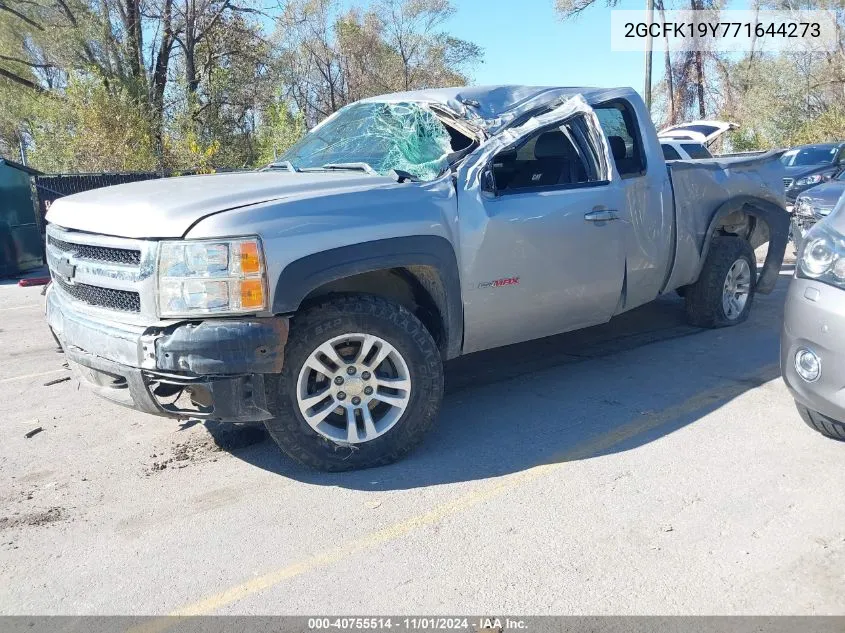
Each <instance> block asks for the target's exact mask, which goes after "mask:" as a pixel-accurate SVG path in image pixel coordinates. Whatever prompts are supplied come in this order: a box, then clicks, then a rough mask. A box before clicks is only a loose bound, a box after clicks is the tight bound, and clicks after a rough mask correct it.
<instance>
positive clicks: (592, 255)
mask: <svg viewBox="0 0 845 633" xmlns="http://www.w3.org/2000/svg"><path fill="white" fill-rule="evenodd" d="M462 202H463V203H464V204H465V203H466V201H462V200H461V198H460V194H459V199H458V205H459V208H460V205H461V204H462ZM474 202H475V205H477V211H478V216H479V218H478V219H479V221H480V224H481V226H479V227H478V228H477V230H481V231H483V241H482V242H481V243H480V244H479V245H478V249H477V251H476V252H475V253H473V254H469V257H467V259H466V260H465V261H467V263H468V265H467V266H466V268H465V270H464V279H462V282H463V287H464V288H465V289H466V291H465V294H464V302H465V312H464V314H465V323H466V324H465V339H464V340H465V343H464V349H465V351H476V350H479V349H486V348H489V347H496V346H499V345H507V344H509V343H515V342H519V341H525V340H529V339H533V338H539V337H542V336H549V335H551V334H557V333H559V332H565V331H569V330H574V329H578V328H581V327H587V326H589V325H595V324H597V323H604V322H605V321H607V320H609V319H610V317H611V316H612V315H613V313H614V311H615V309H616V306H617V304H618V302H619V297H620V293H621V292H622V282H623V278H624V275H625V257H624V253H623V245H624V238H623V230H624V229H623V227H624V223H625V219H624V217H621V218H620V219H615V220H604V221H589V220H587V219H585V217H584V216H585V215H586V214H588V213H591V212H595V211H601V210H606V209H613V210H616V211H617V212H619V213H620V215H624V210H623V202H624V200H623V198H622V196H621V195H620V191H619V187H618V185H614V184H607V185H603V186H598V187H585V188H583V189H571V190H563V191H554V192H543V193H523V194H513V195H506V196H501V197H498V198H492V199H487V200H476V201H474Z"/></svg>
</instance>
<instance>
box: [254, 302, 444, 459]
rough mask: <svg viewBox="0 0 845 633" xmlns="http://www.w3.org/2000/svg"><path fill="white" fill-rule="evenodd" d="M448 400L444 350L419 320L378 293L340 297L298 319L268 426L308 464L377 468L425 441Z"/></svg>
mask: <svg viewBox="0 0 845 633" xmlns="http://www.w3.org/2000/svg"><path fill="white" fill-rule="evenodd" d="M442 398H443V364H442V360H441V357H440V351H439V350H438V348H437V345H436V343H435V342H434V339H433V338H432V336H431V334H430V333H429V332H428V330H427V329H426V328H425V326H424V325H423V324H422V323H421V322H420V321H419V319H417V318H416V317H415V316H414V315H413V314H411V312H409V311H408V310H407V309H405V308H404V307H402V306H400V305H398V304H395V303H392V302H390V301H387V300H385V299H382V298H379V297H375V296H370V295H347V296H343V295H341V296H336V297H334V298H332V299H330V300H328V301H325V302H323V303H321V304H318V305H315V306H313V307H311V308H308V309H307V310H305V311H304V312H302V313H301V314H297V315H296V316H295V317H294V318H293V319H292V321H291V329H290V334H289V336H288V343H287V346H286V348H285V365H284V369H283V371H282V373H281V374H280V375H279V376H278V377H277V378H276V379H274V380H270V381H268V386H267V399H268V405H269V406H270V407H271V412H272V413H273V414H274V416H275V417H274V418H273V419H271V420H268V421H267V422H265V424H266V426H267V430H268V431H269V433H270V436H271V437H272V438H273V439H274V440H275V442H276V443H277V444H278V445H279V446H280V447H281V449H282V450H283V451H284V452H285V453H286V454H287V455H289V456H290V457H292V458H293V459H295V460H296V461H298V462H300V463H302V464H305V465H307V466H311V467H313V468H316V469H319V470H326V471H333V472H336V471H342V470H353V469H359V468H370V467H373V466H382V465H385V464H389V463H391V462H394V461H396V460H398V459H400V458H401V457H403V456H404V455H405V454H407V453H408V452H409V451H410V450H411V449H412V448H413V447H414V446H416V445H417V444H419V443H420V442H421V441H422V439H423V437H424V436H425V435H426V433H428V431H429V430H430V429H431V428H432V426H433V425H434V422H435V420H436V418H437V415H438V412H439V409H440V402H441V400H442Z"/></svg>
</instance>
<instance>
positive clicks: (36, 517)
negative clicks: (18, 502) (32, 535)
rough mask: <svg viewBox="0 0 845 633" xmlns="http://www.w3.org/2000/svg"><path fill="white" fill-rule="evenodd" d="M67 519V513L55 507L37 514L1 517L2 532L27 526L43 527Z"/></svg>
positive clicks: (28, 513) (29, 513) (0, 528)
mask: <svg viewBox="0 0 845 633" xmlns="http://www.w3.org/2000/svg"><path fill="white" fill-rule="evenodd" d="M67 518H68V515H67V511H66V510H65V509H64V508H60V507H58V506H54V507H52V508H47V509H46V510H40V511H37V512H25V513H23V514H13V515H12V516H8V517H0V530H8V529H11V528H17V527H26V526H32V527H41V526H44V525H50V524H51V523H55V522H56V521H62V520H64V519H67Z"/></svg>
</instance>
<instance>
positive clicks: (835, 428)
mask: <svg viewBox="0 0 845 633" xmlns="http://www.w3.org/2000/svg"><path fill="white" fill-rule="evenodd" d="M795 406H796V407H798V413H799V414H801V419H802V420H804V422H806V423H807V426H809V427H810V428H811V429H813V430H815V431H818V432H819V433H821V434H822V435H824V436H826V437H829V438H832V439H834V440H839V441H840V442H845V424H843V423H842V422H839V421H837V420H834V419H833V418H829V417H827V416H826V415H823V414H821V413H819V412H818V411H813V410H812V409H808V408H807V407H805V406H804V405H803V404H799V403H797V402H796V403H795Z"/></svg>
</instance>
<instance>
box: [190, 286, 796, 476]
mask: <svg viewBox="0 0 845 633" xmlns="http://www.w3.org/2000/svg"><path fill="white" fill-rule="evenodd" d="M787 282H788V278H786V277H781V280H780V283H779V284H778V288H777V289H776V290H775V292H774V293H772V294H771V295H769V296H765V297H762V296H761V297H757V299H756V300H755V306H754V310H753V311H752V314H751V317H750V319H749V320H748V322H746V323H744V324H742V325H740V326H737V327H733V328H725V329H720V330H700V329H698V328H693V327H691V326H689V325H687V324H686V322H685V317H684V306H683V301H682V300H681V299H679V298H678V297H676V296H674V295H672V296H671V297H664V298H661V299H659V300H658V301H655V302H653V303H651V304H649V305H646V306H643V307H641V308H638V309H637V310H633V311H631V312H630V313H627V314H624V315H621V316H620V317H618V318H617V319H614V320H613V321H611V322H610V323H608V324H605V325H601V326H597V327H593V328H589V329H587V330H582V331H580V332H574V333H568V334H562V335H559V336H554V337H549V338H545V339H541V340H536V341H530V342H526V343H521V344H518V345H511V346H509V347H505V348H500V349H496V350H490V351H486V352H479V353H476V354H471V355H468V356H465V357H462V358H459V359H456V360H454V361H452V362H450V363H448V364H447V368H446V397H445V399H444V402H443V408H442V410H441V414H440V419H439V422H438V427H437V429H436V430H435V431H434V432H433V433H432V434H431V435H430V436H429V437H428V439H427V440H426V441H425V442H424V443H423V445H422V446H421V447H419V448H417V449H416V450H415V451H414V452H412V454H411V455H409V456H408V457H407V458H406V459H404V460H402V461H400V462H398V463H396V464H393V465H390V466H386V467H382V468H377V469H371V470H366V471H358V472H348V473H339V474H327V473H319V472H315V471H312V470H309V469H306V468H304V467H301V466H299V465H298V464H295V463H294V462H293V461H292V460H290V459H288V458H286V457H285V456H284V455H283V454H281V452H280V451H279V450H278V449H277V448H276V446H275V444H273V442H272V441H270V440H269V439H268V438H266V435H265V434H263V433H262V431H259V430H257V429H256V428H255V427H252V428H246V429H244V430H243V432H248V433H250V434H251V437H252V438H253V441H254V442H256V443H253V444H252V445H251V446H243V443H241V444H239V443H238V442H237V441H236V442H234V443H231V438H232V437H233V436H232V429H231V426H230V425H215V424H207V425H206V428H207V429H208V431H209V432H210V433H211V435H212V436H213V437H215V438H216V441H218V444H219V445H220V446H221V447H222V448H224V449H226V450H230V452H231V453H232V454H233V455H235V456H236V457H238V458H239V459H242V460H244V461H246V462H248V463H250V464H252V465H254V466H257V467H259V468H263V469H265V470H268V471H271V472H274V473H277V474H280V475H283V476H285V477H290V478H292V479H295V480H298V481H302V482H307V483H310V484H316V485H326V486H340V487H343V488H350V489H358V490H376V491H377V490H403V489H411V488H417V487H424V486H432V485H438V484H445V483H453V482H460V481H472V480H479V479H486V478H489V477H498V476H502V475H506V474H509V473H514V472H518V471H522V470H525V469H529V468H532V467H534V466H537V465H539V464H545V463H554V462H563V461H571V460H575V459H590V458H594V457H599V456H601V455H607V454H611V453H616V452H620V451H625V450H631V449H634V448H636V447H638V446H641V445H643V444H646V443H648V442H652V441H654V440H656V439H658V438H660V437H662V436H664V435H667V434H669V433H672V432H673V431H675V430H677V429H679V428H682V427H684V426H686V425H688V424H691V423H693V422H695V421H696V420H698V419H700V418H702V417H703V416H705V415H706V414H707V413H709V412H712V411H714V410H716V409H718V408H719V407H721V406H723V405H724V404H726V403H727V402H729V401H730V400H732V399H733V398H736V397H738V396H739V395H741V394H742V393H744V392H745V391H748V390H750V389H753V388H755V387H757V386H759V385H761V384H763V383H765V382H768V381H770V380H772V379H774V378H777V377H778V376H779V375H780V370H779V366H778V349H779V345H778V337H779V331H780V323H781V318H782V307H783V297H784V294H785V290H786V285H787ZM235 437H237V434H236V435H235ZM261 438H263V441H258V440H260V439H261Z"/></svg>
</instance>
